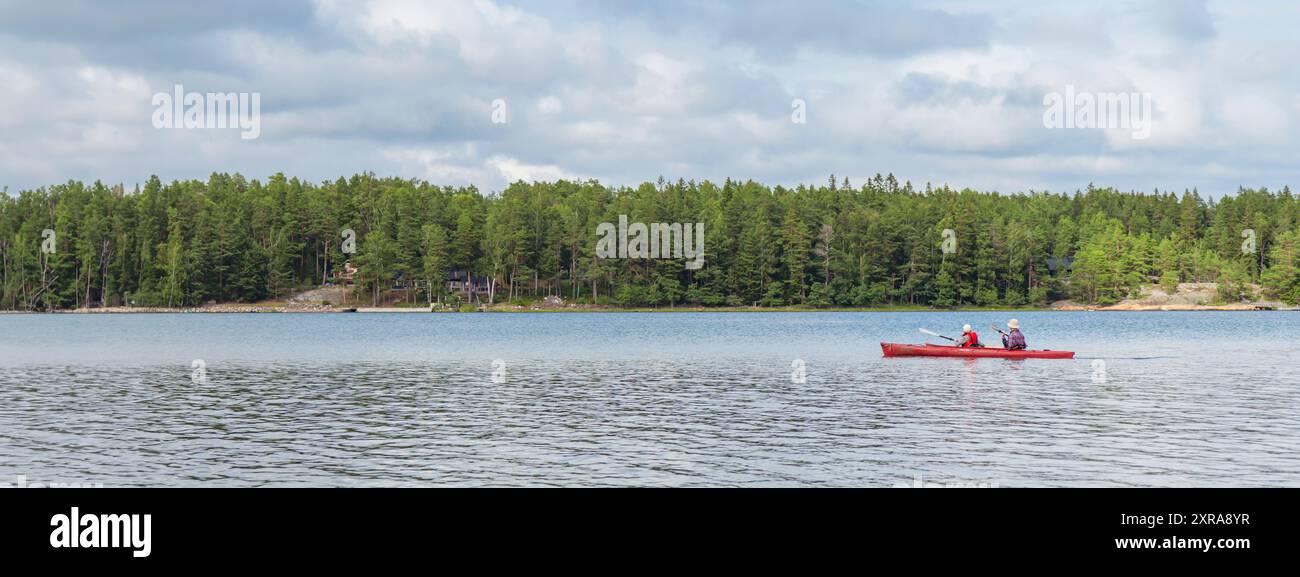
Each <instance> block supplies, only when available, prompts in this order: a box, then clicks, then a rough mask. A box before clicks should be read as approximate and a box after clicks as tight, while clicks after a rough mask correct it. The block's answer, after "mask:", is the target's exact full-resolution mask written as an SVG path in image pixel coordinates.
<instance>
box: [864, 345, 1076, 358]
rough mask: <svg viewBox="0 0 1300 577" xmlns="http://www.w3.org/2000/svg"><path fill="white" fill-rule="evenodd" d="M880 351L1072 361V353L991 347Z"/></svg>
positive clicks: (894, 347) (884, 347)
mask: <svg viewBox="0 0 1300 577" xmlns="http://www.w3.org/2000/svg"><path fill="white" fill-rule="evenodd" d="M880 350H882V351H884V352H885V356H886V357H964V358H977V359H983V358H992V359H1073V358H1074V351H1031V350H1019V351H1009V350H1007V349H998V348H993V347H986V348H982V349H979V348H969V349H964V348H961V347H954V346H945V345H932V344H929V343H927V344H924V345H905V344H900V343H880Z"/></svg>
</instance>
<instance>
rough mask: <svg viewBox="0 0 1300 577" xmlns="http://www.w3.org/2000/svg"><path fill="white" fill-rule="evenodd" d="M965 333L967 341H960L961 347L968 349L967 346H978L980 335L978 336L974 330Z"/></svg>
mask: <svg viewBox="0 0 1300 577" xmlns="http://www.w3.org/2000/svg"><path fill="white" fill-rule="evenodd" d="M967 335H968V336H967V341H966V342H965V343H962V345H961V346H962V348H964V349H968V348H971V347H978V346H980V336H979V334H978V333H976V332H975V331H971V332H969V333H967Z"/></svg>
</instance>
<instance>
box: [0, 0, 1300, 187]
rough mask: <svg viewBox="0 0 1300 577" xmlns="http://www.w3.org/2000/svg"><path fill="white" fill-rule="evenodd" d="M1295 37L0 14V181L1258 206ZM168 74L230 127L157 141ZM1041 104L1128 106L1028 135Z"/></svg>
mask: <svg viewBox="0 0 1300 577" xmlns="http://www.w3.org/2000/svg"><path fill="white" fill-rule="evenodd" d="M1298 29H1300V4H1297V3H1294V2H1285V1H1277V2H1274V1H1252V2H1205V1H1199V0H1175V1H1165V2H1120V1H1105V0H1102V1H1097V2H1087V3H1057V2H1051V3H1045V2H1034V1H1028V2H1005V1H988V2H959V1H930V2H926V1H922V2H907V3H903V2H889V1H883V2H864V1H855V0H801V1H791V0H786V1H772V0H720V1H714V2H703V1H693V0H652V1H634V0H633V1H624V2H608V1H599V0H446V1H443V0H373V1H362V0H316V1H301V0H278V1H275V2H261V1H256V0H234V1H227V2H221V3H219V4H216V3H199V2H194V3H185V2H169V1H165V0H157V1H121V2H91V1H83V0H67V1H61V2H57V3H55V2H22V1H15V0H0V189H6V188H7V189H8V191H9V192H10V193H15V192H17V191H19V190H24V189H32V188H35V187H40V186H47V185H51V184H57V183H62V182H66V181H68V180H83V181H93V180H97V179H98V180H103V181H104V182H106V183H110V184H112V183H124V184H126V185H127V187H128V188H130V187H132V186H134V185H135V184H137V183H142V182H143V181H145V180H146V179H147V178H148V177H149V176H150V175H153V174H156V175H158V176H159V177H161V178H162V179H163V180H172V179H188V178H197V179H206V178H207V176H208V175H209V174H211V173H212V172H239V173H242V174H244V175H245V176H248V177H250V178H265V177H267V176H269V175H271V174H274V173H277V172H283V173H285V174H286V175H289V176H297V177H300V178H304V179H306V180H310V181H316V182H319V181H324V180H332V179H335V178H337V177H339V176H348V175H351V174H354V173H358V172H365V171H370V172H374V173H376V174H378V175H380V176H400V177H404V178H420V179H425V180H428V181H430V182H433V183H436V184H449V185H469V184H472V185H475V186H477V187H478V188H479V189H480V190H483V191H485V192H491V191H497V190H500V189H501V188H503V187H504V186H506V185H507V184H508V183H510V182H513V181H516V180H521V179H522V180H526V181H533V180H555V179H560V178H567V179H587V178H595V179H599V180H600V181H602V182H605V183H609V184H614V185H636V184H638V183H640V182H643V181H653V180H655V179H657V178H658V177H659V176H664V177H665V178H668V179H670V180H676V179H677V178H684V179H695V180H704V179H709V180H714V181H720V180H722V179H725V178H733V179H741V180H745V179H754V180H757V181H760V182H764V183H766V184H770V185H776V184H784V185H797V184H800V183H814V184H819V183H824V182H825V181H826V179H827V177H828V176H829V175H830V174H836V175H839V176H841V177H848V178H850V181H851V182H853V183H855V184H860V183H861V182H862V181H863V180H864V179H866V178H868V177H870V176H871V175H874V174H876V173H892V174H894V175H896V176H897V177H898V179H899V180H906V181H911V182H913V183H914V184H916V185H917V186H918V187H923V186H924V185H925V183H932V184H934V185H935V186H939V185H943V184H948V185H951V186H954V187H959V188H960V187H971V188H975V189H978V190H986V191H1001V192H1023V191H1028V190H1047V191H1053V192H1069V191H1074V190H1077V189H1080V188H1083V187H1086V186H1087V185H1088V184H1089V183H1094V184H1096V185H1097V186H1114V187H1117V188H1120V189H1122V190H1139V191H1144V192H1149V191H1151V190H1153V189H1156V188H1159V189H1162V190H1166V189H1172V190H1176V191H1181V190H1183V189H1188V188H1193V187H1195V188H1197V189H1199V190H1200V191H1201V193H1202V194H1206V195H1209V196H1212V197H1213V196H1219V195H1222V194H1225V193H1231V192H1233V191H1235V190H1236V189H1237V188H1238V187H1240V186H1247V187H1268V188H1270V189H1279V188H1281V187H1282V186H1283V185H1292V186H1294V185H1297V184H1298V183H1300V178H1297V177H1298V176H1300V146H1297V144H1300V138H1297V136H1296V135H1297V134H1300V131H1298V130H1297V128H1300V126H1297V124H1298V122H1297V116H1300V74H1298V73H1297V66H1296V65H1295V58H1296V55H1297V54H1300V34H1297V33H1296V31H1297V30H1298ZM177 85H181V86H183V90H184V91H185V92H196V93H200V94H207V93H231V92H233V93H248V94H250V95H256V96H257V98H258V99H259V101H260V109H259V110H258V111H259V112H260V115H259V116H258V117H257V118H258V125H259V129H260V130H259V133H258V134H257V137H256V138H244V137H243V136H241V130H240V129H238V128H234V129H225V128H183V127H182V128H180V129H176V128H168V127H166V126H164V127H163V128H159V127H156V126H155V125H156V124H157V123H156V122H155V121H156V120H157V116H158V115H157V112H158V110H159V108H160V106H158V105H157V104H156V102H158V101H157V100H156V99H155V96H156V95H158V94H159V93H164V94H171V93H172V92H173V91H174V90H175V87H176V86H177ZM1067 90H1069V91H1070V92H1072V93H1077V94H1089V95H1094V96H1095V97H1096V98H1101V97H1102V96H1103V95H1115V94H1122V95H1132V96H1133V97H1134V98H1136V99H1137V100H1136V101H1135V102H1145V103H1147V104H1148V105H1149V113H1147V114H1143V113H1141V112H1138V111H1141V110H1142V107H1141V106H1136V107H1133V109H1132V111H1131V113H1130V116H1128V117H1125V119H1128V120H1131V124H1130V125H1129V126H1127V127H1126V126H1122V125H1118V124H1115V123H1114V122H1111V124H1112V125H1111V126H1100V127H1093V126H1076V127H1073V128H1068V127H1064V126H1061V127H1049V126H1048V124H1049V123H1047V122H1045V114H1046V112H1047V111H1048V108H1049V104H1048V102H1049V100H1048V99H1049V98H1050V97H1049V95H1052V94H1055V95H1058V96H1061V95H1064V94H1066V91H1067ZM1071 103H1072V106H1073V105H1074V104H1078V106H1080V107H1086V106H1085V105H1084V104H1079V103H1078V101H1071ZM163 108H165V106H163ZM1070 110H1071V114H1074V112H1073V111H1074V110H1075V109H1074V108H1073V107H1072V108H1071V109H1070ZM1144 119H1145V120H1144ZM1139 122H1146V126H1147V127H1148V128H1149V131H1148V134H1147V135H1146V137H1144V138H1138V137H1135V134H1136V132H1137V131H1135V130H1133V126H1136V124H1135V123H1139ZM1081 124H1086V122H1081ZM243 135H245V136H246V135H247V133H246V132H245V133H243Z"/></svg>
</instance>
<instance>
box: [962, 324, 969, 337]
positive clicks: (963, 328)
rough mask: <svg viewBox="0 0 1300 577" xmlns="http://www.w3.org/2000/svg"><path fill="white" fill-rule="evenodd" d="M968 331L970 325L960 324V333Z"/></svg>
mask: <svg viewBox="0 0 1300 577" xmlns="http://www.w3.org/2000/svg"><path fill="white" fill-rule="evenodd" d="M969 332H970V325H962V326H961V334H963V335H964V334H966V333H969Z"/></svg>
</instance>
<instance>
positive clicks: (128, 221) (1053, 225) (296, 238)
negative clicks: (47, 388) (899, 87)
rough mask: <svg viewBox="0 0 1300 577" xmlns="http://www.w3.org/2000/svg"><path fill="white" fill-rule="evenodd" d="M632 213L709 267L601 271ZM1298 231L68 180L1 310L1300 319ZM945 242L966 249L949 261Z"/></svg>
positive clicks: (36, 197) (713, 196)
mask: <svg viewBox="0 0 1300 577" xmlns="http://www.w3.org/2000/svg"><path fill="white" fill-rule="evenodd" d="M619 215H627V217H628V220H629V221H630V222H642V223H654V222H660V223H683V224H687V223H695V222H702V223H704V229H705V251H706V256H705V266H704V267H703V268H702V269H698V270H692V269H688V268H686V267H685V266H684V265H685V262H684V260H683V259H653V260H651V259H602V258H598V257H597V255H596V253H595V245H596V240H597V236H596V234H595V229H596V226H597V225H598V224H600V223H602V222H609V223H617V222H618V217H619ZM1297 222H1300V202H1298V201H1297V199H1296V198H1295V197H1293V196H1292V194H1291V192H1290V190H1287V189H1284V190H1282V191H1281V192H1277V193H1273V192H1269V191H1268V190H1262V189H1261V190H1252V189H1241V190H1238V191H1237V192H1236V193H1235V194H1232V195H1227V196H1224V197H1223V198H1221V199H1219V200H1218V201H1216V202H1208V201H1206V200H1204V199H1203V198H1201V196H1200V195H1199V193H1198V192H1197V191H1194V190H1193V191H1187V192H1184V193H1183V194H1181V195H1177V194H1173V193H1169V192H1160V191H1156V192H1154V193H1151V194H1139V193H1121V192H1118V191H1116V190H1113V189H1106V188H1095V187H1092V186H1089V187H1088V188H1087V189H1086V190H1083V191H1078V192H1075V193H1073V194H1048V193H1041V192H1033V193H1028V194H1011V195H1006V194H998V193H981V192H977V191H973V190H969V189H963V190H954V189H951V188H948V187H946V186H945V187H941V188H933V187H931V186H928V185H927V186H926V187H924V189H922V190H918V189H915V188H914V187H913V186H912V185H911V184H910V183H900V182H899V181H898V180H897V179H895V178H894V177H893V176H888V175H886V176H880V175H877V176H876V177H874V178H871V179H869V180H868V181H867V182H865V183H864V184H862V185H861V186H859V187H857V188H851V187H850V185H849V184H848V182H847V180H844V179H828V182H827V183H826V184H823V185H821V186H798V187H795V188H785V187H781V186H778V187H774V188H772V187H767V186H764V185H762V184H759V183H756V182H753V181H745V182H739V181H732V180H727V181H725V182H723V183H720V184H719V183H712V182H707V181H706V182H698V183H697V182H694V181H684V180H678V181H676V182H671V181H666V180H665V179H662V178H661V179H659V180H658V181H657V182H654V183H649V182H647V183H642V184H641V185H639V186H636V187H608V186H604V185H601V184H600V183H597V182H595V181H588V182H569V181H558V182H550V183H524V182H518V183H515V184H512V185H510V186H508V187H507V188H506V189H505V190H503V191H501V192H500V193H496V194H491V195H483V194H480V193H479V191H478V190H476V189H475V188H473V187H465V188H454V187H446V186H437V185H434V184H430V183H427V182H422V181H413V180H404V179H398V178H384V179H380V178H376V177H375V176H373V175H371V174H358V175H355V176H352V177H350V178H339V179H336V180H335V181H333V182H322V183H319V184H315V183H310V182H304V181H301V180H298V179H296V178H286V177H285V176H284V175H281V174H276V175H273V176H271V177H270V178H269V179H267V180H266V181H264V182H263V181H259V180H246V179H245V178H244V177H243V176H240V175H238V174H235V175H230V174H213V175H212V176H211V177H210V178H208V179H207V180H206V181H197V180H190V181H176V182H172V183H170V184H164V183H162V182H161V181H160V180H159V179H158V178H156V177H153V178H150V179H149V180H148V181H147V182H146V183H145V184H144V185H143V186H137V187H136V188H135V189H134V190H132V191H129V192H128V191H126V190H124V189H123V188H122V187H120V186H119V187H109V186H105V185H104V184H102V183H99V182H95V183H92V184H89V185H87V184H84V183H80V182H68V183H66V184H60V185H55V186H50V187H46V188H40V189H37V190H27V191H21V192H19V193H17V194H16V195H8V194H4V195H0V275H2V276H0V308H3V309H19V310H34V309H35V310H39V309H51V308H73V307H83V306H87V305H88V304H92V303H93V304H102V305H104V306H115V305H123V304H131V303H134V304H136V305H141V306H192V305H196V304H200V303H204V302H209V301H218V302H226V301H248V302H252V301H259V300H264V299H282V298H285V297H287V296H289V295H290V294H292V293H293V292H295V291H298V290H301V289H303V288H306V287H311V286H316V285H318V284H320V283H323V282H338V281H337V279H338V275H339V273H341V272H342V270H343V266H344V263H350V264H351V265H352V266H354V267H357V268H358V269H359V270H358V272H357V274H356V275H355V277H354V278H353V280H352V282H351V283H350V284H349V287H350V288H351V289H352V290H354V291H355V292H356V294H355V295H354V298H357V299H364V300H366V301H369V302H370V303H372V304H382V303H387V302H394V301H401V302H403V303H408V304H412V303H414V302H416V299H418V298H421V297H422V298H424V299H426V300H428V301H436V300H440V299H443V297H445V296H446V295H444V294H443V287H444V284H443V283H444V281H445V279H446V276H447V274H448V273H449V272H451V271H457V270H468V271H470V272H471V273H472V274H473V275H474V276H475V277H477V278H487V279H490V280H491V283H490V284H491V292H490V293H489V294H487V295H483V298H482V300H484V301H487V302H525V303H527V302H534V301H536V300H537V299H540V298H542V297H544V296H560V297H564V298H565V299H566V300H568V301H571V302H588V303H591V302H594V303H599V304H611V305H625V306H637V307H671V306H677V305H695V306H724V305H731V306H752V305H759V306H786V305H805V306H811V307H833V306H935V307H958V306H967V305H979V306H1024V305H1042V304H1045V303H1048V302H1051V301H1053V300H1057V299H1061V298H1072V299H1075V300H1078V301H1082V302H1088V303H1109V302H1114V301H1116V300H1119V299H1122V298H1125V297H1126V296H1130V295H1132V294H1134V293H1135V292H1136V290H1137V288H1138V287H1139V286H1140V285H1142V284H1151V283H1157V282H1158V283H1160V284H1161V285H1162V286H1164V287H1165V288H1166V290H1171V291H1172V290H1173V289H1174V288H1176V286H1177V283H1179V282H1219V283H1220V292H1221V294H1220V297H1221V298H1222V299H1224V300H1236V299H1241V298H1250V297H1251V296H1253V295H1252V294H1251V293H1252V290H1251V287H1252V285H1253V284H1255V283H1258V284H1260V285H1262V286H1263V288H1264V292H1265V294H1266V296H1270V297H1272V298H1279V299H1282V300H1285V301H1287V302H1290V303H1293V304H1294V303H1295V302H1296V301H1297V300H1300V232H1297ZM45 229H52V230H54V231H55V232H56V240H55V247H56V250H55V251H54V252H53V253H47V252H44V251H42V250H41V242H42V240H43V237H42V231H44V230H45ZM344 229H350V230H353V231H355V233H356V237H355V240H356V246H355V249H356V250H355V252H351V251H350V252H346V253H345V252H344V243H343V240H344V239H343V236H342V231H343V230H344ZM1247 229H1249V230H1251V231H1253V233H1254V234H1253V235H1249V239H1250V241H1251V242H1252V243H1253V244H1252V245H1250V246H1249V247H1248V246H1247V245H1246V244H1244V243H1243V239H1246V238H1247V236H1245V233H1244V231H1246V230H1247ZM948 231H951V232H948ZM945 240H948V241H950V242H951V243H952V244H953V247H952V248H955V250H954V251H951V252H945V251H944V250H942V247H943V245H944V242H945ZM1248 248H1253V249H1255V250H1253V251H1252V250H1247V249H1248ZM1065 257H1074V259H1075V260H1074V261H1073V267H1072V268H1071V269H1068V270H1067V269H1065V268H1064V267H1056V270H1052V267H1050V266H1049V259H1062V258H1065ZM1052 262H1053V263H1055V262H1056V261H1055V260H1052ZM417 281H418V282H417ZM417 286H418V287H428V288H422V289H417V288H416V287H417ZM453 300H454V299H453ZM454 302H457V303H461V301H459V300H454ZM477 302H478V301H477V297H475V298H474V299H471V300H469V301H468V302H464V303H463V304H465V305H469V308H471V309H472V308H473V305H475V304H477Z"/></svg>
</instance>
